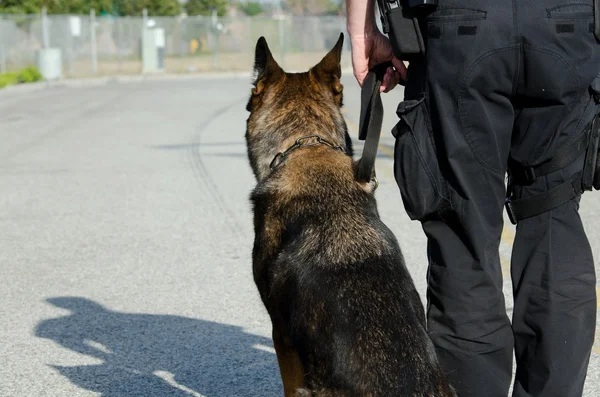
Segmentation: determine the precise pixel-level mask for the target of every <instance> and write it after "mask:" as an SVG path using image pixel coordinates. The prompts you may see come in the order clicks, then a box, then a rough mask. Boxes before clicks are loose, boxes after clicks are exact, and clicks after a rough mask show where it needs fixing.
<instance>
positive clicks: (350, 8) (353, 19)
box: [346, 0, 406, 92]
mask: <svg viewBox="0 0 600 397" xmlns="http://www.w3.org/2000/svg"><path fill="white" fill-rule="evenodd" d="M346 12H347V22H346V27H347V29H348V35H349V36H350V42H351V45H352V68H353V69H354V77H356V80H357V81H358V84H359V85H360V86H362V83H363V80H364V79H365V77H366V76H367V73H368V72H369V69H370V68H372V67H373V66H375V65H378V64H380V63H384V62H387V61H392V64H393V65H394V68H395V70H394V68H389V69H388V71H387V72H386V74H385V77H384V79H383V82H382V84H381V91H384V92H387V91H389V90H391V89H393V88H394V87H395V86H396V85H397V84H398V83H399V82H400V81H405V80H406V67H405V66H404V63H403V62H402V61H400V60H398V59H396V57H394V55H393V53H392V47H391V45H390V42H389V40H388V38H387V37H385V36H384V35H383V34H382V33H381V32H380V31H379V29H378V28H377V22H376V20H375V0H366V1H365V0H346Z"/></svg>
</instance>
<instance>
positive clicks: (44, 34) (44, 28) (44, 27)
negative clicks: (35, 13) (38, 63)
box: [42, 7, 50, 49]
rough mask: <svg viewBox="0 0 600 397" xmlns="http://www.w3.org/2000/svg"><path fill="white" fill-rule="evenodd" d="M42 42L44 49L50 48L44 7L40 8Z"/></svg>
mask: <svg viewBox="0 0 600 397" xmlns="http://www.w3.org/2000/svg"><path fill="white" fill-rule="evenodd" d="M42 42H43V43H44V48H46V49H47V48H48V47H50V36H49V35H48V17H47V15H46V7H42Z"/></svg>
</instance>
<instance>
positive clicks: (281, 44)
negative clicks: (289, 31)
mask: <svg viewBox="0 0 600 397" xmlns="http://www.w3.org/2000/svg"><path fill="white" fill-rule="evenodd" d="M284 21H285V16H284V15H283V14H280V15H279V52H280V54H279V58H280V59H281V67H282V68H284V69H285V26H284V24H283V23H284Z"/></svg>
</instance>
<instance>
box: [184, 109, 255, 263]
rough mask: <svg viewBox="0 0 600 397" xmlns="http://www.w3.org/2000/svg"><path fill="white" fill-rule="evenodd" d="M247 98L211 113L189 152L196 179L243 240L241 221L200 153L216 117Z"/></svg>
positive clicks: (200, 127)
mask: <svg viewBox="0 0 600 397" xmlns="http://www.w3.org/2000/svg"><path fill="white" fill-rule="evenodd" d="M245 101H246V98H243V99H237V100H235V101H234V102H231V103H229V104H227V105H225V106H223V107H221V108H218V109H217V110H215V111H214V112H212V113H211V114H209V115H208V116H207V117H206V119H205V120H206V121H205V122H204V123H202V124H200V125H199V127H198V128H197V131H196V134H195V135H194V137H193V138H192V142H193V145H191V147H190V149H189V151H188V154H189V161H190V166H191V168H192V170H193V172H194V176H195V178H196V180H197V181H198V182H199V183H200V184H201V185H203V186H204V187H205V188H206V191H207V192H208V193H209V195H210V196H211V197H212V201H213V203H214V205H215V206H216V207H217V210H218V211H219V212H221V213H222V214H223V215H224V221H225V223H226V224H227V226H228V229H229V230H230V231H231V232H232V233H233V234H234V235H235V236H236V238H238V239H240V240H243V239H245V238H246V236H245V235H244V233H243V232H242V230H243V229H242V226H241V223H240V221H239V219H238V217H237V215H236V214H235V212H234V211H232V210H231V208H229V206H228V205H227V204H226V202H225V199H224V197H223V194H221V192H220V190H219V187H218V186H217V184H216V183H215V181H214V179H213V178H212V177H211V175H210V172H209V171H208V168H207V167H206V164H205V162H204V159H203V156H202V154H201V153H200V149H201V144H202V143H201V142H202V136H203V134H204V132H206V131H207V129H208V127H210V126H211V125H212V124H213V123H214V121H215V120H216V119H218V118H219V117H220V116H222V115H223V114H225V113H227V112H228V111H229V110H231V109H232V108H234V107H235V106H237V105H239V104H240V103H242V102H245ZM240 249H241V247H240V246H239V245H236V246H235V251H236V253H237V251H239V250H240Z"/></svg>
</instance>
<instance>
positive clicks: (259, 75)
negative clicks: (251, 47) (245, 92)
mask: <svg viewBox="0 0 600 397" xmlns="http://www.w3.org/2000/svg"><path fill="white" fill-rule="evenodd" d="M254 74H255V80H254V86H255V87H256V88H255V89H254V90H253V93H254V94H255V95H257V94H260V93H261V91H262V90H263V88H264V87H263V86H262V85H261V84H260V82H261V80H265V79H268V78H271V77H275V76H279V75H281V74H283V69H281V67H280V66H279V65H278V64H277V62H276V61H275V59H273V55H272V54H271V50H269V46H268V45H267V40H266V39H265V38H264V37H262V36H261V37H260V38H259V39H258V41H257V42H256V50H255V51H254Z"/></svg>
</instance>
